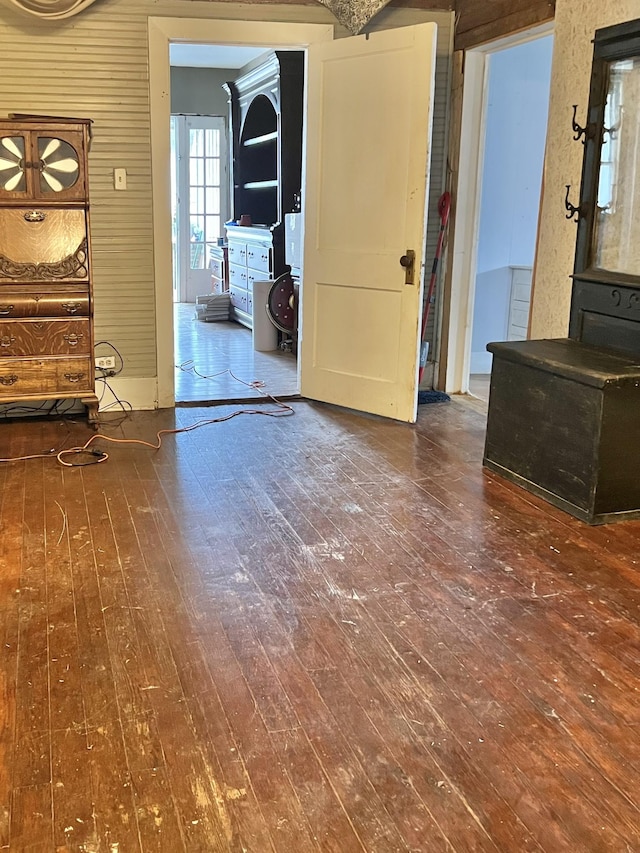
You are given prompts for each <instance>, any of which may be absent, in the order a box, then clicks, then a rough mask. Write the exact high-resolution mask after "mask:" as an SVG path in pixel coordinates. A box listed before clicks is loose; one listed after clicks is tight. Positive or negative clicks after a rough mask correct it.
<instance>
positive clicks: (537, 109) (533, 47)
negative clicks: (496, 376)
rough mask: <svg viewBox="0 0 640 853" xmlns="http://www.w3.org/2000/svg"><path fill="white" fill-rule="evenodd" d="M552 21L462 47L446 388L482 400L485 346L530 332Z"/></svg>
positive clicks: (487, 373) (487, 375)
mask: <svg viewBox="0 0 640 853" xmlns="http://www.w3.org/2000/svg"><path fill="white" fill-rule="evenodd" d="M552 50H553V35H552V28H551V26H549V25H545V26H543V27H539V28H536V29H535V30H531V31H530V32H528V33H524V34H520V35H519V36H517V37H512V38H509V39H504V40H501V41H500V42H496V43H494V44H491V45H485V46H483V47H482V48H478V49H475V50H470V51H467V53H466V54H465V72H464V94H463V103H462V120H461V124H462V129H461V139H460V168H459V177H458V192H457V195H458V207H457V211H458V212H457V215H456V223H455V228H456V234H455V248H454V257H453V263H452V298H451V305H452V309H451V316H450V333H449V346H448V352H447V370H446V388H447V390H448V391H449V392H462V393H471V394H473V395H474V396H478V397H480V398H481V399H487V398H488V391H489V378H490V373H491V357H490V355H489V353H487V352H486V344H487V343H489V342H490V341H497V340H523V339H525V338H526V337H527V331H528V322H529V310H530V304H531V291H532V279H533V271H534V266H535V251H536V242H537V233H538V216H539V210H540V203H541V192H542V174H543V166H544V157H545V142H546V130H547V116H548V109H549V88H550V80H551V56H552Z"/></svg>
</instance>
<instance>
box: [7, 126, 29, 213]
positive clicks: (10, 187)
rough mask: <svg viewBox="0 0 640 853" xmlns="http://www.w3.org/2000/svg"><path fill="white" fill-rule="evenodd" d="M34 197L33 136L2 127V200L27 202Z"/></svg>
mask: <svg viewBox="0 0 640 853" xmlns="http://www.w3.org/2000/svg"><path fill="white" fill-rule="evenodd" d="M30 198H33V172H32V169H31V137H30V135H29V134H28V133H21V132H20V131H18V130H12V129H10V128H6V129H4V128H1V129H0V201H3V202H5V201H16V202H25V201H28V200H29V199H30Z"/></svg>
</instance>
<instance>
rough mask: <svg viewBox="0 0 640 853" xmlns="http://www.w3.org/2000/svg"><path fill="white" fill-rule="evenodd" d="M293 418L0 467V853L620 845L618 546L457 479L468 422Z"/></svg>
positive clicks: (638, 712) (65, 424)
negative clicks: (79, 460) (94, 458)
mask: <svg viewBox="0 0 640 853" xmlns="http://www.w3.org/2000/svg"><path fill="white" fill-rule="evenodd" d="M294 410H295V415H294V416H293V417H287V418H281V419H273V418H268V417H259V416H243V417H237V418H235V419H233V420H230V421H227V422H225V423H220V424H212V425H210V426H205V427H203V428H201V429H197V430H194V431H192V432H189V433H184V434H180V435H177V436H168V437H165V439H164V442H163V444H162V447H161V449H160V450H159V451H157V452H156V451H151V450H149V449H147V448H143V447H140V446H134V445H108V446H107V445H103V444H101V443H100V442H96V446H99V447H105V449H106V450H107V451H108V452H109V454H110V458H109V460H108V461H107V462H105V463H103V464H99V465H92V466H90V467H83V468H63V467H61V466H60V465H58V464H57V462H56V461H55V459H53V458H50V459H45V460H42V459H38V460H31V461H28V462H17V463H10V464H1V465H0V530H1V531H2V535H1V536H0V630H1V631H2V637H1V640H0V685H1V694H0V695H1V703H0V848H2V849H8V850H11V851H23V850H24V851H26V850H28V851H43V852H45V851H46V853H48V851H58V853H67V851H82V852H83V853H102V851H104V853H131V851H145V853H146V851H162V853H179V852H180V851H189V853H194V852H198V851H207V853H208V851H219V853H241V851H250V853H274V851H282V853H310V851H316V853H318V851H322V853H352V851H353V853H355V851H368V853H390V851H413V853H418V851H419V852H420V853H422V852H423V851H425V853H432V851H433V853H437V851H456V853H467V851H482V853H485V851H493V853H496V851H500V852H501V853H504V851H508V852H509V853H510V851H514V853H521V851H546V852H547V853H558V851H571V853H576V852H577V851H579V852H580V853H582V851H588V852H589V853H600V851H602V853H611V851H616V853H617V851H620V852H621V853H628V852H629V851H638V850H640V814H639V806H638V793H639V783H638V780H639V779H640V736H639V735H640V727H639V723H640V703H639V701H638V699H639V695H640V694H639V680H638V659H639V653H640V631H639V628H638V622H639V617H640V572H639V569H638V561H639V559H640V556H639V554H640V548H639V545H640V523H637V522H636V523H633V522H632V523H629V522H628V523H624V524H620V525H613V526H607V527H601V528H589V527H587V526H585V525H583V524H581V523H580V522H578V521H576V520H574V519H572V518H571V517H569V516H567V515H564V514H563V513H561V512H560V511H559V510H556V509H554V508H552V507H550V506H549V505H547V504H545V503H543V502H541V501H539V500H537V499H535V498H534V497H532V496H530V495H528V494H527V493H526V492H523V491H521V490H519V489H518V488H516V487H515V486H512V485H510V484H507V483H505V482H503V481H501V480H499V479H498V478H497V477H495V476H493V475H491V474H488V473H485V472H483V470H482V468H481V458H482V442H483V436H484V414H483V411H482V408H481V407H480V406H479V405H478V403H477V401H476V403H475V404H474V403H473V402H472V401H469V400H464V399H455V398H454V399H453V400H452V402H451V403H444V404H431V405H426V406H421V407H420V416H419V422H418V424H417V425H415V426H410V425H405V424H398V423H392V422H387V421H384V420H382V419H379V418H375V417H368V416H364V415H359V414H355V413H349V412H345V411H341V410H337V409H334V408H331V407H328V406H322V405H319V404H310V403H303V402H299V403H295V404H294ZM230 411H232V410H231V409H227V408H226V407H220V408H216V409H215V414H216V415H218V414H225V413H228V412H230ZM211 413H212V409H206V410H205V409H202V410H200V409H194V408H189V409H177V410H175V411H171V410H164V411H159V412H154V413H142V412H140V413H135V414H134V415H133V416H131V417H130V418H128V419H125V420H124V421H123V422H121V423H119V424H118V422H117V421H113V422H112V425H111V426H105V427H103V431H104V432H105V433H106V434H110V435H113V436H115V437H124V436H126V437H135V438H144V439H146V440H151V441H153V440H154V436H155V434H156V431H157V430H158V429H161V428H172V427H174V426H176V425H177V426H187V425H188V424H190V423H192V422H193V421H195V420H196V419H198V418H199V417H208V416H210V415H211ZM91 434H92V433H91V432H89V431H88V429H87V428H86V426H85V425H84V424H83V423H80V422H79V423H74V422H72V421H31V422H15V423H2V424H0V456H1V457H7V456H19V455H24V454H29V453H34V452H37V453H40V452H43V451H44V452H48V451H49V449H51V448H56V449H59V448H61V447H62V446H64V447H69V446H74V445H77V444H80V443H82V442H84V441H85V440H86V439H87V438H88V437H90V435H91Z"/></svg>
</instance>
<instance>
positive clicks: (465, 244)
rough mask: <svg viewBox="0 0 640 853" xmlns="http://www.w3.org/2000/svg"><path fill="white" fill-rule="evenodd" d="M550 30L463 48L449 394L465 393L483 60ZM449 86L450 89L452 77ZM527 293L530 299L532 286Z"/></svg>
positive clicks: (446, 375)
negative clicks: (529, 293) (464, 49)
mask: <svg viewBox="0 0 640 853" xmlns="http://www.w3.org/2000/svg"><path fill="white" fill-rule="evenodd" d="M553 32H554V25H553V21H549V22H548V23H545V24H541V25H540V26H538V27H533V28H531V29H529V30H526V31H525V32H522V33H517V34H515V35H512V36H507V37H506V38H502V39H496V40H495V41H492V42H488V43H487V44H483V45H480V46H478V47H474V48H471V49H469V50H466V51H465V52H464V60H463V63H464V64H463V72H462V109H461V113H460V117H459V122H460V126H459V132H458V139H457V140H453V144H454V145H457V154H456V159H457V160H458V174H457V186H456V187H454V188H453V190H454V193H455V196H456V212H455V219H454V223H453V241H452V246H451V247H450V251H449V258H450V265H449V273H448V276H447V278H448V287H447V289H448V291H449V294H450V295H449V310H448V316H447V318H446V320H445V324H446V329H443V342H444V341H445V340H446V352H445V353H444V355H445V358H444V359H443V361H442V363H441V366H440V367H441V370H440V381H439V387H442V386H444V388H445V390H446V391H447V392H448V393H451V394H467V393H468V392H469V366H470V362H471V334H472V331H473V309H474V299H475V270H476V264H477V256H478V237H479V230H480V201H481V197H482V166H483V162H484V140H485V128H486V121H487V94H488V77H489V75H488V63H489V59H490V56H491V54H493V53H497V52H498V51H500V50H505V49H506V48H509V47H516V46H517V45H520V44H524V43H526V42H528V41H533V40H534V39H537V38H542V37H544V36H548V35H552V34H553ZM453 88H454V89H455V82H454V84H453ZM543 172H544V165H543ZM538 239H539V231H538V235H537V236H536V255H537V246H538ZM534 270H535V258H534ZM531 295H532V301H533V290H532V294H531Z"/></svg>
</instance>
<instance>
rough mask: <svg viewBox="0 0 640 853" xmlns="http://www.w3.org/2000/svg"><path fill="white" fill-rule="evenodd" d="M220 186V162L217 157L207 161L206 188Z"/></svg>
mask: <svg viewBox="0 0 640 853" xmlns="http://www.w3.org/2000/svg"><path fill="white" fill-rule="evenodd" d="M219 185H220V160H219V159H218V158H217V157H214V158H211V159H207V186H209V187H210V186H219Z"/></svg>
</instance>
